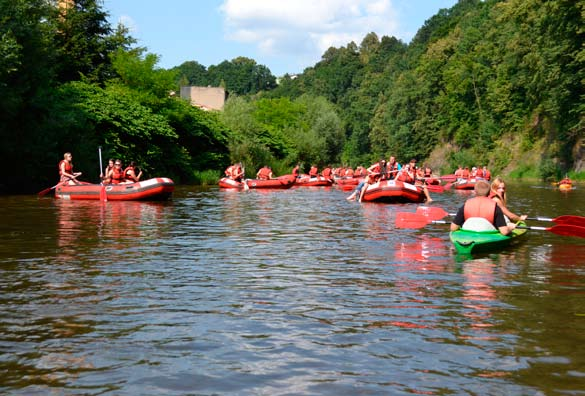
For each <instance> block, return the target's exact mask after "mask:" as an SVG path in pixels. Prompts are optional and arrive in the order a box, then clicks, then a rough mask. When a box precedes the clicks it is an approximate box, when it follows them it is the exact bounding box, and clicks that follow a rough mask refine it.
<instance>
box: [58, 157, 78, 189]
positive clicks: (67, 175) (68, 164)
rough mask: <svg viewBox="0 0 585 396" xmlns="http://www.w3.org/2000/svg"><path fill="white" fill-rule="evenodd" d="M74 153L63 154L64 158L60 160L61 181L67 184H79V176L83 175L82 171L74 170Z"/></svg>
mask: <svg viewBox="0 0 585 396" xmlns="http://www.w3.org/2000/svg"><path fill="white" fill-rule="evenodd" d="M72 161H73V155H72V154H71V153H69V152H67V153H65V154H63V159H62V160H61V161H60V162H59V165H58V168H59V177H60V180H59V181H60V182H61V183H65V182H67V184H79V182H78V181H77V177H78V176H81V172H73V162H72Z"/></svg>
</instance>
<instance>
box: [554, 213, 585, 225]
mask: <svg viewBox="0 0 585 396" xmlns="http://www.w3.org/2000/svg"><path fill="white" fill-rule="evenodd" d="M552 221H554V222H555V223H559V224H570V225H574V226H579V227H585V217H583V216H573V215H563V216H559V217H555V218H554V219H553V220H552Z"/></svg>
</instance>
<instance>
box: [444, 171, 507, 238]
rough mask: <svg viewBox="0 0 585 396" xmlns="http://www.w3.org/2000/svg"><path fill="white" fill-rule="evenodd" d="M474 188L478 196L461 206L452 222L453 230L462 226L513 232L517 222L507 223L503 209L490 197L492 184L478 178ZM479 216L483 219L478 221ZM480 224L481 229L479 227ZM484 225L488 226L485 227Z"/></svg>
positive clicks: (473, 228) (502, 232)
mask: <svg viewBox="0 0 585 396" xmlns="http://www.w3.org/2000/svg"><path fill="white" fill-rule="evenodd" d="M474 190H475V195H476V196H475V197H473V198H470V199H468V200H467V201H465V204H463V206H461V207H460V208H459V210H458V211H457V214H456V215H455V218H454V219H453V222H452V223H451V231H457V230H458V229H460V228H463V229H471V230H473V231H487V230H488V229H489V228H491V229H497V230H499V231H500V233H501V234H502V235H508V234H509V233H511V232H512V231H513V230H514V229H515V228H516V224H514V223H507V222H506V218H505V217H504V212H502V209H501V208H500V207H499V206H498V204H496V202H495V201H493V200H492V199H491V198H489V197H488V195H489V193H490V184H489V183H488V182H486V181H485V180H478V181H477V182H476V183H475V187H474ZM477 218H480V219H483V221H481V220H480V221H478V220H479V219H477ZM470 219H471V220H470ZM480 225H481V229H478V228H480ZM484 225H485V226H487V227H486V228H484V227H485V226H484Z"/></svg>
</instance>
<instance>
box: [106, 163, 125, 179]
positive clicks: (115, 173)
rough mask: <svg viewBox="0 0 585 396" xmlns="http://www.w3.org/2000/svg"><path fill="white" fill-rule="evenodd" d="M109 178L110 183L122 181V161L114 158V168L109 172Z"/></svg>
mask: <svg viewBox="0 0 585 396" xmlns="http://www.w3.org/2000/svg"><path fill="white" fill-rule="evenodd" d="M109 178H110V181H111V183H112V184H121V183H124V181H125V179H124V171H123V170H122V161H121V160H119V159H116V160H115V161H114V169H112V171H111V172H110V174H109Z"/></svg>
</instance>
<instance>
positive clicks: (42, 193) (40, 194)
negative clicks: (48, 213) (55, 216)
mask: <svg viewBox="0 0 585 396" xmlns="http://www.w3.org/2000/svg"><path fill="white" fill-rule="evenodd" d="M52 189H53V187H49V188H45V189H44V190H43V191H41V192H39V193H38V194H37V195H38V196H39V198H42V197H44V196H45V195H47V194H48V193H49V191H51V190H52Z"/></svg>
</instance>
